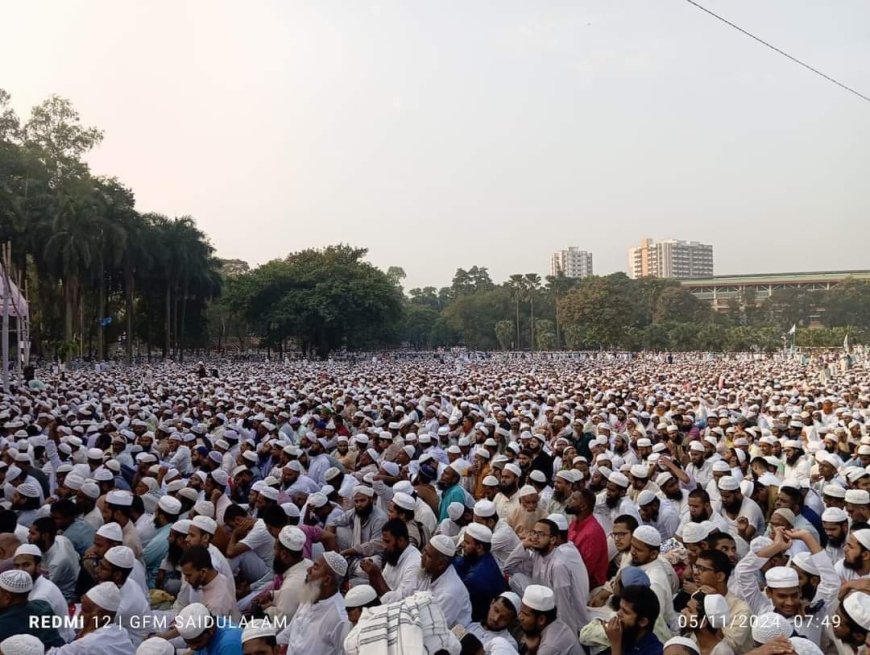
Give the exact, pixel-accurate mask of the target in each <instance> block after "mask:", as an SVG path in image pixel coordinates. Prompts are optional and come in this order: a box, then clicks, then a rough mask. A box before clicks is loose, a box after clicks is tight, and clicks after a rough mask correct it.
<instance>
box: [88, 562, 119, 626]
mask: <svg viewBox="0 0 870 655" xmlns="http://www.w3.org/2000/svg"><path fill="white" fill-rule="evenodd" d="M107 554H108V553H107ZM85 596H87V597H88V598H90V599H91V600H92V601H93V602H94V603H95V604H96V605H97V606H98V607H101V608H103V609H104V610H106V611H107V612H117V611H118V608H119V607H120V606H121V592H120V590H119V589H118V585H116V584H115V583H114V582H102V583H100V584H98V585H96V586H94V587H91V588H90V590H88V592H87V593H86V594H85Z"/></svg>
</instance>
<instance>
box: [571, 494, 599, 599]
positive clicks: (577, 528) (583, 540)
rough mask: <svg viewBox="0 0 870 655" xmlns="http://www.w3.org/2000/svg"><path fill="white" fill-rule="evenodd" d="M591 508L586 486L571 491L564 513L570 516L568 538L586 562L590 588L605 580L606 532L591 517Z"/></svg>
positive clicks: (592, 506)
mask: <svg viewBox="0 0 870 655" xmlns="http://www.w3.org/2000/svg"><path fill="white" fill-rule="evenodd" d="M594 509H595V494H593V493H592V492H591V491H589V490H588V489H581V490H580V491H575V492H573V493H572V494H571V496H570V497H569V498H568V504H567V506H566V507H565V511H566V512H567V513H568V515H569V516H573V517H574V518H573V520H572V521H571V523H570V524H569V525H568V539H569V540H570V541H571V542H572V543H573V544H574V545H575V546H576V547H577V550H578V552H579V553H580V556H581V557H582V558H583V562H584V563H585V564H586V572H587V573H588V574H589V588H590V589H595V588H596V587H600V586H601V585H603V584H604V583H605V582H606V581H607V535H605V534H604V529H603V528H602V527H601V524H600V523H599V522H598V521H596V520H595V517H594V516H593V511H594Z"/></svg>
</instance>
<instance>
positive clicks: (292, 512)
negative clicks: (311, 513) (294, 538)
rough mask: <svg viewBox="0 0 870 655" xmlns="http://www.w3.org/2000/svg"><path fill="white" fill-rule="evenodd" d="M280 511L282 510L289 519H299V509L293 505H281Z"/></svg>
mask: <svg viewBox="0 0 870 655" xmlns="http://www.w3.org/2000/svg"><path fill="white" fill-rule="evenodd" d="M281 509H283V510H284V513H285V514H286V515H287V516H289V517H290V518H291V519H298V518H299V517H300V514H299V508H298V507H296V505H295V503H283V504H282V505H281Z"/></svg>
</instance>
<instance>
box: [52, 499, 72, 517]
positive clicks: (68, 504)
mask: <svg viewBox="0 0 870 655" xmlns="http://www.w3.org/2000/svg"><path fill="white" fill-rule="evenodd" d="M51 513H52V514H60V515H61V516H62V517H64V518H67V519H72V518H75V517H76V514H78V511H77V510H76V504H75V503H74V502H73V501H71V500H70V499H69V498H62V499H60V500H58V501H55V502H53V503H52V504H51Z"/></svg>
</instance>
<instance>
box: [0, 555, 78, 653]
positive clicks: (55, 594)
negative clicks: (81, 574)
mask: <svg viewBox="0 0 870 655" xmlns="http://www.w3.org/2000/svg"><path fill="white" fill-rule="evenodd" d="M13 564H14V566H15V568H16V569H18V570H19V571H24V572H25V573H27V574H28V575H29V576H30V578H31V580H33V589H31V591H30V594H29V595H28V596H27V600H44V601H45V602H46V603H48V604H49V605H51V609H52V610H53V611H54V613H55V614H57V615H58V616H66V614H67V612H68V611H69V609H68V605H67V602H66V599H65V598H64V597H63V594H62V593H60V589H58V588H57V585H56V584H54V583H53V582H52V581H51V580H49V579H48V578H46V577H45V576H44V575H42V569H41V564H42V551H41V550H39V547H38V546H34V545H33V544H22V545H21V546H18V548H17V549H16V550H15V556H14V559H13ZM58 632H60V636H61V637H63V638H64V640H65V641H71V640H72V639H73V638H74V637H75V633H74V632H73V630H72V629H70V628H67V627H61V628H59V629H58Z"/></svg>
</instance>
